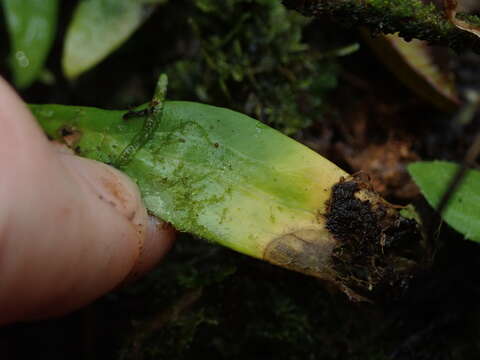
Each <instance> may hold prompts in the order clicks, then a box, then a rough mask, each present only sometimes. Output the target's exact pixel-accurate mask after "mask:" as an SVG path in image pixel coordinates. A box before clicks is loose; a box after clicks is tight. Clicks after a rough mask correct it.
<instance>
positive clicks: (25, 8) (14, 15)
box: [2, 0, 58, 88]
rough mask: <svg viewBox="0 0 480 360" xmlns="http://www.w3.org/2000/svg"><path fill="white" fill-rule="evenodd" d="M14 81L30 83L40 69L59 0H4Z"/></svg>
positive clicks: (22, 84) (21, 84)
mask: <svg viewBox="0 0 480 360" xmlns="http://www.w3.org/2000/svg"><path fill="white" fill-rule="evenodd" d="M2 5H3V10H4V13H5V17H6V22H7V26H8V32H9V35H10V43H11V60H10V61H11V67H12V72H13V81H14V83H15V85H16V86H17V87H19V88H26V87H28V86H30V85H31V84H32V83H33V82H34V81H35V79H37V77H38V76H39V74H40V72H41V71H42V69H43V66H44V63H45V60H46V58H47V55H48V52H49V50H50V48H51V46H52V43H53V40H54V37H55V30H56V26H57V11H58V0H3V1H2Z"/></svg>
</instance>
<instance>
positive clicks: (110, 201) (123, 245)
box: [0, 79, 174, 324]
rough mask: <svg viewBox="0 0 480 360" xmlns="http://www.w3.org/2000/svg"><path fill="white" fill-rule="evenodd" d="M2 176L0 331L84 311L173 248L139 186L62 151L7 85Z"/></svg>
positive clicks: (3, 89)
mask: <svg viewBox="0 0 480 360" xmlns="http://www.w3.org/2000/svg"><path fill="white" fill-rule="evenodd" d="M0 169H1V176H0V324H5V323H8V322H12V321H18V320H28V319H35V318H41V317H47V316H53V315H60V314H63V313H66V312H69V311H72V310H74V309H76V308H79V307H81V306H83V305H85V304H87V303H89V302H91V301H93V300H94V299H96V298H97V297H99V296H101V295H102V294H104V293H106V292H108V291H110V290H112V289H113V288H115V287H117V286H118V285H119V284H120V283H122V282H123V281H125V280H126V279H130V278H133V277H136V276H137V275H139V274H141V273H143V272H145V271H147V270H148V269H150V268H151V267H152V266H153V265H155V263H156V262H158V260H159V259H160V258H162V257H163V256H164V255H165V253H166V252H167V251H168V249H169V248H170V246H171V243H172V241H173V238H174V231H173V229H172V228H171V227H170V226H168V225H166V224H165V223H164V222H162V221H159V220H156V219H154V218H152V217H150V216H149V215H148V214H147V211H146V210H145V207H144V206H143V203H142V200H141V198H140V195H139V192H138V189H137V187H136V185H135V184H134V183H133V182H132V181H131V180H129V179H128V178H127V177H126V176H125V175H123V174H122V173H120V172H118V171H117V170H115V169H113V168H111V167H109V166H107V165H104V164H101V163H98V162H95V161H93V160H88V159H82V158H79V157H76V156H74V155H71V154H70V153H69V152H66V151H65V150H63V148H60V147H59V146H52V144H50V143H49V142H48V140H47V139H46V138H45V136H44V135H43V133H42V131H41V130H40V128H39V127H38V125H37V124H36V123H35V121H34V119H33V117H32V115H31V114H30V113H29V111H28V109H27V108H26V106H25V105H24V104H23V103H22V102H21V100H20V99H19V98H18V97H17V96H16V95H15V94H14V92H13V91H12V89H11V88H10V87H9V86H8V85H7V84H6V83H5V81H3V80H2V79H0Z"/></svg>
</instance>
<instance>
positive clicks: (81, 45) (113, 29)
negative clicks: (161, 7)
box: [62, 0, 159, 79]
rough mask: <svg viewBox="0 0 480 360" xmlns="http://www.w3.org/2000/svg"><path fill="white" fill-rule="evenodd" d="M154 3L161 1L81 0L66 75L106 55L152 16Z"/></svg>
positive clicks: (66, 52) (66, 50) (69, 33)
mask: <svg viewBox="0 0 480 360" xmlns="http://www.w3.org/2000/svg"><path fill="white" fill-rule="evenodd" d="M153 3H159V1H155V2H152V1H150V2H146V1H139V0H83V1H80V2H79V4H78V6H77V8H76V9H75V11H74V14H73V19H72V22H71V23H70V25H69V27H68V30H67V34H66V38H65V45H64V46H65V47H64V52H63V59H62V62H63V71H64V73H65V75H66V76H67V77H68V78H70V79H73V78H76V77H78V76H79V75H81V74H82V73H83V72H85V71H87V70H89V69H90V68H92V67H93V66H95V65H96V64H98V63H99V62H100V61H102V60H103V59H104V58H106V57H107V56H108V55H109V54H110V53H111V52H113V51H114V50H115V49H117V48H118V47H119V46H120V45H121V44H122V43H123V42H125V41H126V40H127V39H128V38H129V37H130V35H132V33H133V32H134V31H135V30H137V29H138V27H139V26H140V25H141V24H142V23H143V22H144V21H145V20H146V19H147V18H148V16H149V15H150V14H151V13H152V11H153V9H154V6H155V5H153Z"/></svg>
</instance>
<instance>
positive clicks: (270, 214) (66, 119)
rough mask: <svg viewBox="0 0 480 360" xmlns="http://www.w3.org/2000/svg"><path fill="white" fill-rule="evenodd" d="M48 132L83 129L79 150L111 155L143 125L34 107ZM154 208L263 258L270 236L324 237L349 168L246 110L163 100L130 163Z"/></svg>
mask: <svg viewBox="0 0 480 360" xmlns="http://www.w3.org/2000/svg"><path fill="white" fill-rule="evenodd" d="M31 109H32V111H33V112H34V114H35V116H36V117H37V118H38V120H39V122H40V123H41V125H42V126H43V128H44V130H45V131H46V133H47V134H48V135H49V136H50V137H52V138H56V139H61V138H62V136H63V135H62V129H65V128H66V127H68V128H69V130H74V131H77V132H79V133H80V134H81V136H80V138H79V139H78V141H76V143H75V144H74V146H73V148H74V149H75V150H76V151H77V153H78V154H79V155H82V156H85V157H89V158H93V159H96V160H100V161H103V162H107V163H112V162H113V160H114V159H116V157H117V156H118V154H119V153H120V152H121V151H122V149H124V148H125V146H127V145H128V144H129V143H130V141H131V140H132V138H133V137H134V136H135V134H137V133H138V132H139V131H140V130H141V128H142V125H143V119H129V120H124V119H123V115H124V114H125V111H107V110H100V109H95V108H85V107H69V106H60V105H33V106H32V107H31ZM122 170H123V171H125V172H126V173H127V174H128V175H129V176H130V177H131V178H133V179H134V180H135V181H136V182H137V184H138V186H139V188H140V190H141V192H142V196H143V199H144V201H145V203H146V206H147V208H148V209H149V211H150V212H151V213H153V214H154V215H156V216H159V217H160V218H162V219H165V220H167V221H169V222H171V223H172V224H173V225H174V226H175V227H176V228H177V229H179V230H181V231H186V232H190V233H193V234H196V235H198V236H201V237H204V238H206V239H209V240H211V241H215V242H218V243H220V244H223V245H225V246H228V247H230V248H232V249H234V250H237V251H240V252H242V253H245V254H249V255H251V256H255V257H260V258H262V257H263V253H264V249H265V247H266V246H267V244H268V243H269V242H270V241H271V240H273V239H276V238H279V237H281V236H283V235H285V234H290V233H296V232H299V231H307V232H311V233H312V232H313V233H317V234H318V236H320V237H323V234H324V219H323V217H322V214H324V212H325V209H326V205H325V199H327V198H328V196H329V191H330V188H331V186H333V185H334V184H335V183H336V182H337V181H338V180H339V179H340V178H341V177H342V176H346V175H347V174H346V173H345V172H343V171H342V170H341V169H339V168H338V167H336V166H335V165H334V164H332V163H330V162H329V161H328V160H326V159H324V158H322V157H321V156H319V155H318V154H317V153H315V152H313V151H312V150H310V149H308V148H307V147H305V146H303V145H301V144H299V143H297V142H295V141H294V140H292V139H290V138H288V137H286V136H285V135H283V134H281V133H279V132H277V131H276V130H273V129H271V128H269V127H267V126H265V125H263V124H261V123H260V122H257V121H256V120H254V119H251V118H249V117H248V116H245V115H242V114H239V113H237V112H234V111H230V110H227V109H223V108H218V107H213V106H208V105H202V104H197V103H189V102H166V104H165V109H164V114H163V116H162V118H161V121H160V123H159V126H158V129H157V131H156V132H155V135H154V137H153V139H152V140H151V141H149V142H148V143H147V144H146V145H145V146H144V147H143V148H142V149H140V150H139V151H138V153H137V155H136V156H135V157H134V159H132V161H131V162H130V163H128V165H126V166H125V167H124V168H122Z"/></svg>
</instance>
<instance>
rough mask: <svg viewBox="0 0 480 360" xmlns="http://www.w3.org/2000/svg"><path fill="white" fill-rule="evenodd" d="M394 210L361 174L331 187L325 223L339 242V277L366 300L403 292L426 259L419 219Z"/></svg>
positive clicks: (336, 256)
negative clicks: (363, 197)
mask: <svg viewBox="0 0 480 360" xmlns="http://www.w3.org/2000/svg"><path fill="white" fill-rule="evenodd" d="M361 192H363V194H364V195H366V197H367V198H366V199H362V198H361ZM398 210H399V209H398V207H397V208H395V207H394V206H392V205H391V204H389V203H387V202H386V201H384V200H383V199H382V198H380V197H378V195H377V194H375V193H374V192H372V191H371V189H369V188H368V184H366V183H365V182H363V181H362V180H361V179H359V178H355V177H353V178H352V179H350V180H343V181H341V182H339V183H338V184H336V185H335V186H334V187H333V189H332V197H331V199H330V201H329V204H328V212H327V215H326V219H327V225H326V226H327V228H328V230H329V231H330V232H331V234H333V236H334V238H335V239H336V240H337V241H338V242H339V244H340V245H338V246H337V247H336V248H335V249H334V250H333V254H332V257H333V263H334V268H335V272H336V274H337V281H338V282H339V283H341V284H343V285H344V286H346V287H348V288H350V289H351V290H353V291H354V292H356V293H357V294H359V295H360V296H362V297H365V298H367V299H379V300H383V301H385V300H387V301H391V300H392V298H397V297H398V296H400V295H402V293H403V292H404V291H406V290H407V288H408V283H409V280H410V279H411V278H412V277H413V276H414V274H415V272H417V271H418V270H419V269H420V268H421V267H423V265H424V264H423V262H425V261H426V258H425V254H426V251H425V248H424V246H425V243H424V241H423V239H422V235H421V232H420V229H419V224H418V223H417V222H416V221H415V220H413V219H406V218H404V217H402V216H400V214H399V211H398Z"/></svg>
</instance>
